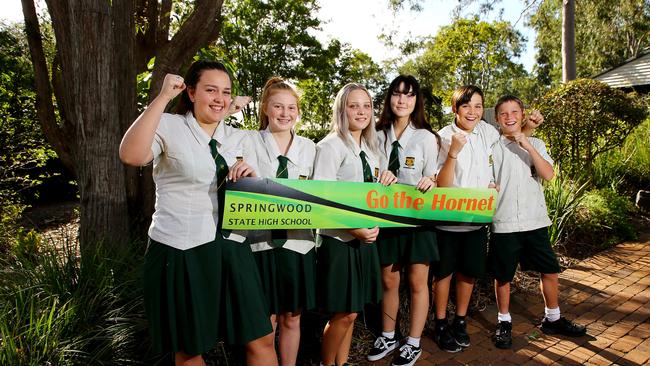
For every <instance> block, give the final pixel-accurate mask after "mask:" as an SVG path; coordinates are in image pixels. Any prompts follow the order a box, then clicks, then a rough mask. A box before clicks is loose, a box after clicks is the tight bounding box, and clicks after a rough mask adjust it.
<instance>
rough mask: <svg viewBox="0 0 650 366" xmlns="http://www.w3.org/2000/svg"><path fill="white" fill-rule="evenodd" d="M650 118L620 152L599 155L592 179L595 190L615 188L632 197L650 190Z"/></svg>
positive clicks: (615, 150)
mask: <svg viewBox="0 0 650 366" xmlns="http://www.w3.org/2000/svg"><path fill="white" fill-rule="evenodd" d="M648 141H650V119H647V120H646V121H645V122H643V123H642V124H641V125H640V126H639V127H637V128H636V129H635V130H634V132H632V133H631V134H630V135H629V136H628V137H627V138H626V139H625V143H623V146H621V148H620V149H614V150H610V151H608V152H606V153H604V154H602V155H599V156H598V157H597V158H596V159H595V161H594V166H593V167H594V169H593V174H592V179H593V183H594V186H595V187H596V188H612V189H614V190H616V191H618V192H619V193H621V194H623V195H627V196H633V195H634V194H635V193H636V191H638V190H639V189H645V190H648V189H650V145H648Z"/></svg>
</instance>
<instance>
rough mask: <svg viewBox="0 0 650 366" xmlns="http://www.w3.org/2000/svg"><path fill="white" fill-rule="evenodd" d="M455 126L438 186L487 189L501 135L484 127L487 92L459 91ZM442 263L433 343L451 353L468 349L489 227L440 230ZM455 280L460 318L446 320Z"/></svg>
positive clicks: (443, 149) (447, 130) (444, 136)
mask: <svg viewBox="0 0 650 366" xmlns="http://www.w3.org/2000/svg"><path fill="white" fill-rule="evenodd" d="M451 99H452V100H451V107H452V111H453V113H454V117H455V120H454V122H453V123H452V124H450V125H448V126H446V127H444V128H443V129H441V130H440V131H438V134H439V135H440V138H441V146H440V152H439V153H438V167H439V173H438V186H439V187H464V188H488V187H490V185H491V183H492V181H493V177H492V167H491V154H492V153H491V147H492V145H493V144H494V142H495V141H497V140H498V138H499V133H498V131H497V130H496V129H495V128H494V127H493V126H491V125H489V124H487V123H486V122H484V121H482V120H481V118H482V116H483V91H482V90H481V89H480V88H479V87H477V86H474V85H466V86H462V87H460V88H458V89H456V90H455V91H454V93H453V95H452V98H451ZM437 229H438V232H437V235H438V251H439V253H440V262H438V265H437V266H434V267H432V271H433V272H434V275H435V285H434V290H433V291H434V304H435V329H434V340H435V341H436V343H437V344H438V346H439V347H440V348H441V349H443V350H445V351H447V352H452V353H453V352H459V351H461V350H462V349H463V347H469V345H470V339H469V335H468V334H467V322H466V319H465V316H466V315H467V308H468V306H469V300H470V297H471V295H472V289H473V288H474V281H475V279H476V278H480V277H483V275H484V273H485V267H486V261H487V226H466V225H464V226H462V225H461V226H459V225H455V226H451V225H447V226H438V227H437ZM452 274H455V275H456V315H455V318H454V320H453V322H452V323H451V324H450V323H449V322H448V320H447V302H448V299H449V291H450V286H451V276H452Z"/></svg>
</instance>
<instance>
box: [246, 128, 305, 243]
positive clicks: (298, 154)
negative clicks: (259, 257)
mask: <svg viewBox="0 0 650 366" xmlns="http://www.w3.org/2000/svg"><path fill="white" fill-rule="evenodd" d="M253 136H254V139H253V140H254V145H255V150H256V155H257V166H258V167H259V170H258V171H257V175H258V176H260V177H263V178H275V175H276V173H277V171H278V166H279V165H280V162H279V161H278V156H279V155H282V153H281V152H280V149H278V145H277V143H276V141H275V138H273V135H272V134H271V131H269V129H268V128H267V129H265V130H263V131H259V132H257V133H255V134H254V135H253ZM315 156H316V145H315V144H314V143H313V142H312V141H311V140H309V139H307V138H304V137H301V136H298V135H296V134H293V141H291V145H290V146H289V151H287V155H286V157H287V158H288V159H289V161H288V162H287V174H288V176H289V179H309V177H311V175H312V171H313V167H314V157H315ZM248 241H249V242H250V243H251V249H252V250H253V251H254V252H259V251H262V250H269V249H273V248H274V247H273V246H272V238H271V231H270V230H251V231H249V232H248ZM315 246H316V244H315V243H314V235H313V233H312V230H287V241H286V243H285V244H284V245H283V246H282V247H283V248H285V249H289V250H293V251H294V252H298V253H301V254H305V253H307V252H308V251H310V250H311V249H312V248H313V247H315Z"/></svg>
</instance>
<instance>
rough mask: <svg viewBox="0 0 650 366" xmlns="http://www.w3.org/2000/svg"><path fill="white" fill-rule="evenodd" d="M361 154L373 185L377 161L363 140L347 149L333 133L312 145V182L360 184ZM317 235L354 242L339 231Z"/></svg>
mask: <svg viewBox="0 0 650 366" xmlns="http://www.w3.org/2000/svg"><path fill="white" fill-rule="evenodd" d="M361 151H364V152H365V153H366V160H367V161H368V165H370V171H371V172H372V175H373V180H374V181H377V177H378V176H379V168H380V166H381V161H380V157H379V156H377V155H375V153H373V152H372V150H370V148H369V147H368V145H367V144H366V141H365V139H363V138H362V139H361V147H359V146H357V145H356V144H354V145H353V146H351V147H350V146H348V145H347V144H346V143H345V142H344V141H343V140H341V138H340V137H339V135H338V134H337V133H330V134H329V135H327V136H326V137H325V138H324V139H322V140H321V141H320V142H319V143H318V144H317V145H316V161H314V174H313V176H312V179H314V180H341V181H347V182H363V165H362V163H361V156H360V155H359V154H360V153H361ZM318 233H319V234H321V235H326V236H329V237H332V238H334V239H337V240H340V241H343V242H348V241H352V240H354V239H355V238H354V236H352V235H350V233H348V232H347V230H341V229H319V230H318Z"/></svg>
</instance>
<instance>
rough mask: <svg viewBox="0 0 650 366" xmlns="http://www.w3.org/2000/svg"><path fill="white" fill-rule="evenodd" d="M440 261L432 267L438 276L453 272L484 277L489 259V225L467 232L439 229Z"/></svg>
mask: <svg viewBox="0 0 650 366" xmlns="http://www.w3.org/2000/svg"><path fill="white" fill-rule="evenodd" d="M437 237H438V252H439V253H440V262H438V265H437V266H434V267H435V268H432V270H433V271H434V274H435V276H436V278H445V277H447V276H449V275H451V274H453V273H456V272H458V273H461V274H463V275H465V276H468V277H473V278H482V277H483V276H484V275H485V266H486V261H487V227H486V226H483V227H481V228H480V229H478V230H474V231H466V232H454V231H444V230H438V231H437Z"/></svg>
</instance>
